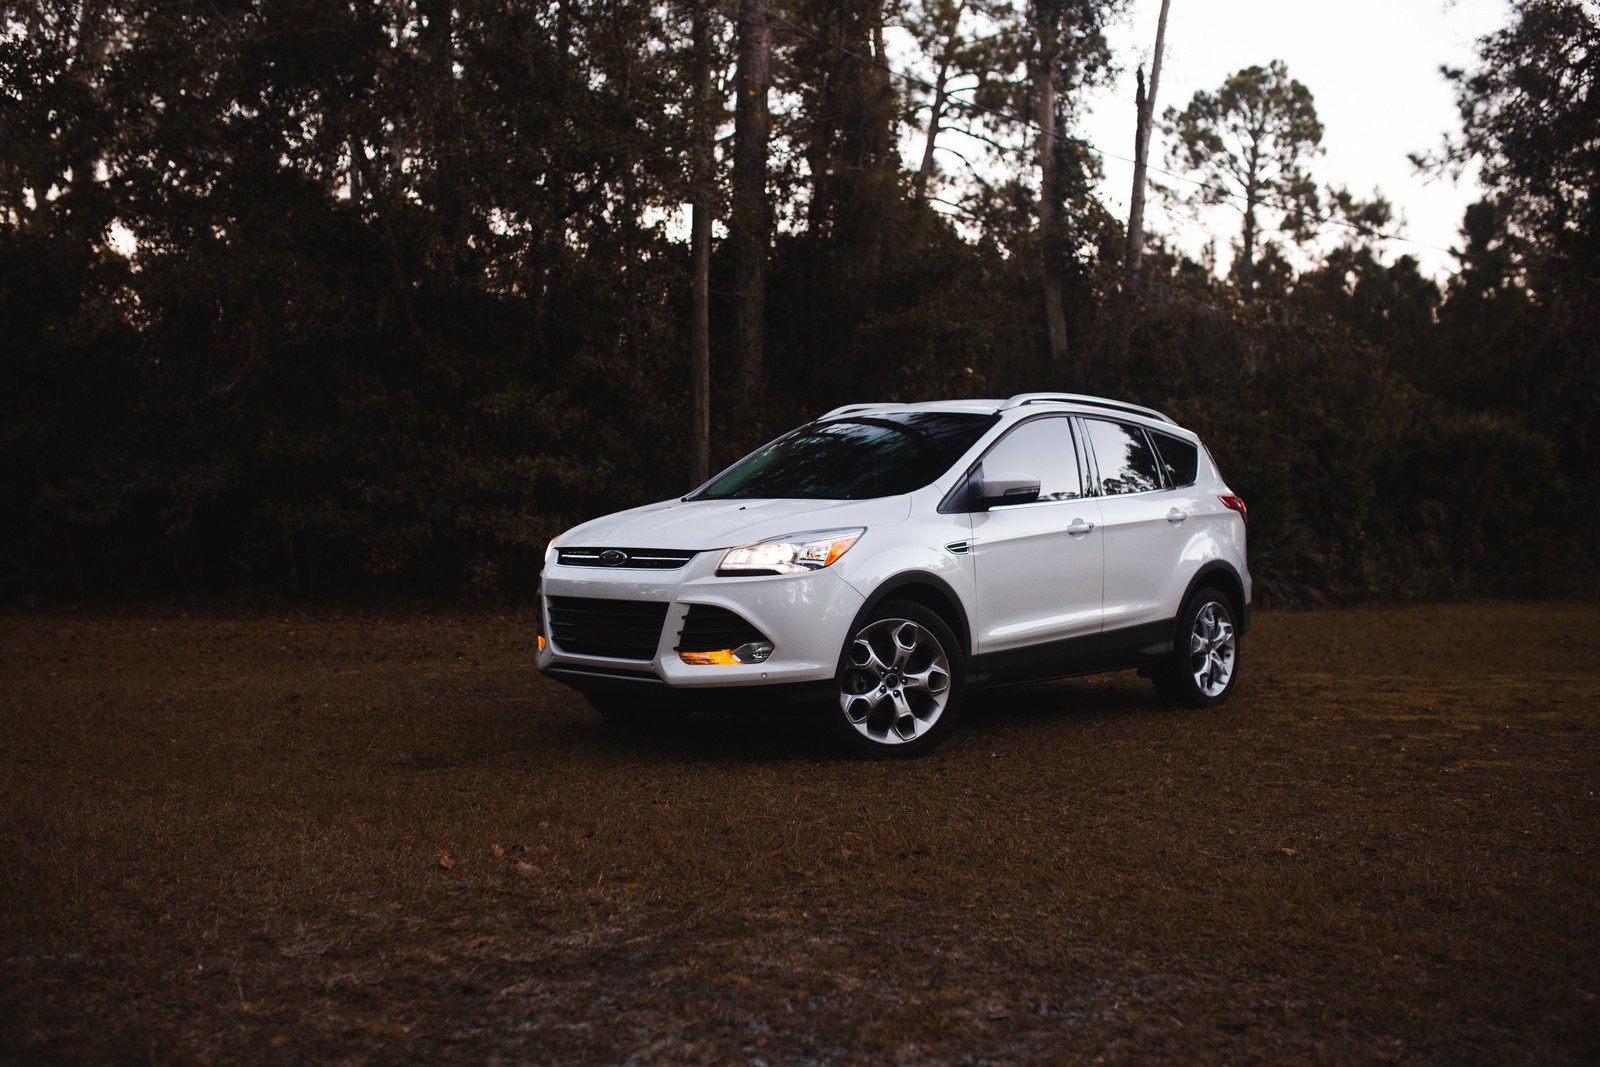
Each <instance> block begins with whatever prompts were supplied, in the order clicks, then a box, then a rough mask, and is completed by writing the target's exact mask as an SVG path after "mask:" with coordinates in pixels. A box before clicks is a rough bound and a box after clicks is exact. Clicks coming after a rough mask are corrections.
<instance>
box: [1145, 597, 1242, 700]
mask: <svg viewBox="0 0 1600 1067" xmlns="http://www.w3.org/2000/svg"><path fill="white" fill-rule="evenodd" d="M1236 617H1237V612H1236V610H1235V608H1234V606H1233V601H1232V600H1231V599H1229V597H1228V595H1227V594H1226V593H1224V592H1222V591H1221V590H1220V589H1216V588H1214V587H1212V586H1205V587H1203V588H1201V589H1198V590H1196V591H1195V593H1194V595H1193V596H1191V597H1190V598H1189V600H1188V603H1186V604H1184V606H1183V611H1181V612H1179V614H1178V626H1177V633H1176V634H1175V635H1174V640H1173V643H1172V645H1173V647H1172V651H1171V652H1170V653H1169V654H1168V659H1167V662H1166V663H1164V664H1163V665H1162V666H1161V667H1159V668H1158V669H1157V670H1156V672H1155V674H1154V676H1153V677H1154V681H1155V685H1156V691H1157V692H1159V693H1160V694H1161V695H1162V696H1163V697H1165V698H1166V699H1168V700H1170V701H1172V702H1173V703H1174V704H1178V705H1181V706H1183V707H1187V708H1209V707H1215V706H1216V705H1218V704H1220V703H1222V702H1223V701H1224V700H1227V699H1228V696H1229V694H1231V693H1232V692H1233V687H1234V684H1235V683H1236V682H1237V681H1238V680H1239V653H1240V637H1239V627H1238V624H1237V623H1236V622H1235V621H1234V620H1235V618H1236Z"/></svg>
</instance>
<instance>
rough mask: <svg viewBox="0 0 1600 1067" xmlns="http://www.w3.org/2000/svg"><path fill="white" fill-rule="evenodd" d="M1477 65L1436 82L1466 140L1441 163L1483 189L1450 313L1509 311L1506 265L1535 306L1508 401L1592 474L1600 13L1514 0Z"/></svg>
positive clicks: (1598, 376)
mask: <svg viewBox="0 0 1600 1067" xmlns="http://www.w3.org/2000/svg"><path fill="white" fill-rule="evenodd" d="M1478 63H1479V65H1478V68H1477V69H1476V70H1475V71H1472V72H1471V73H1468V72H1465V71H1459V70H1453V71H1446V72H1445V73H1446V75H1447V76H1448V77H1449V78H1450V79H1451V80H1452V81H1453V82H1454V83H1455V86H1456V99H1457V105H1458V108H1459V110H1460V114H1461V122H1462V134H1461V137H1460V139H1459V140H1456V141H1453V142H1451V143H1449V144H1448V145H1447V147H1446V154H1445V157H1444V159H1443V160H1442V162H1444V163H1446V164H1454V165H1456V166H1460V165H1464V164H1465V163H1466V162H1468V161H1469V160H1474V159H1476V160H1479V161H1481V163H1482V169H1481V172H1480V179H1479V180H1480V181H1481V182H1482V183H1483V185H1484V187H1485V188H1486V189H1487V190H1488V192H1489V196H1488V198H1487V200H1486V202H1485V204H1483V205H1481V206H1479V207H1477V208H1475V209H1473V210H1471V211H1469V213H1468V217H1467V220H1466V235H1467V237H1468V240H1469V242H1471V245H1470V246H1469V252H1476V253H1478V258H1475V259H1466V260H1465V261H1464V262H1463V266H1462V271H1461V278H1460V282H1461V284H1457V285H1453V286H1452V289H1451V293H1450V299H1449V301H1448V302H1447V305H1446V312H1447V315H1448V318H1449V319H1451V320H1455V319H1462V320H1464V321H1466V322H1473V321H1480V322H1481V321H1482V320H1483V318H1484V316H1483V315H1482V314H1481V313H1479V312H1477V311H1474V310H1473V309H1472V307H1471V305H1472V304H1473V303H1476V302H1485V303H1486V302H1490V301H1492V302H1495V303H1497V304H1498V305H1500V306H1501V307H1504V306H1505V305H1506V304H1507V303H1512V304H1514V303H1516V302H1517V300H1516V298H1515V295H1514V294H1509V293H1506V292H1504V291H1503V290H1504V288H1505V284H1506V282H1507V281H1508V279H1507V278H1506V272H1505V269H1504V266H1503V265H1504V264H1507V263H1509V264H1514V266H1515V268H1517V270H1516V271H1515V273H1516V274H1517V275H1518V276H1519V279H1520V283H1521V284H1524V285H1525V286H1526V290H1527V293H1526V299H1527V300H1528V301H1530V302H1531V303H1532V305H1533V307H1532V308H1531V309H1530V310H1531V311H1532V315H1531V322H1529V324H1528V326H1529V328H1528V329H1526V330H1524V331H1522V332H1521V334H1520V335H1519V336H1518V337H1517V344H1516V348H1517V349H1518V352H1517V357H1516V362H1515V364H1514V366H1515V377H1516V379H1517V386H1518V389H1517V392H1518V393H1520V394H1523V395H1527V397H1528V401H1529V402H1530V404H1531V406H1533V407H1534V408H1535V409H1536V410H1538V411H1539V412H1540V413H1541V414H1542V415H1544V416H1545V417H1546V418H1547V419H1549V420H1550V422H1551V423H1552V424H1553V425H1556V426H1559V427H1560V429H1561V432H1562V435H1563V439H1564V443H1565V444H1566V445H1567V446H1568V448H1567V454H1566V457H1565V459H1566V461H1567V462H1568V464H1569V465H1570V469H1572V470H1574V471H1583V472H1585V473H1587V472H1588V471H1591V470H1592V469H1593V462H1592V457H1593V453H1594V440H1593V428H1594V426H1595V422H1596V412H1597V411H1600V360H1597V358H1596V355H1595V353H1596V349H1597V348H1600V280H1597V279H1600V12H1597V10H1596V8H1595V5H1594V4H1593V3H1592V2H1587V3H1586V2H1583V0H1523V2H1521V3H1518V4H1517V5H1516V6H1515V8H1514V9H1513V17H1512V22H1511V24H1510V25H1509V26H1507V27H1506V28H1505V29H1502V30H1500V31H1498V32H1496V33H1493V34H1490V35H1489V36H1487V37H1485V38H1483V39H1482V40H1481V41H1480V42H1479V45H1478ZM1496 231H1498V232H1496ZM1524 270H1525V271H1526V273H1523V271H1524ZM1501 321H1502V322H1505V321H1507V320H1505V319H1504V318H1502V320H1501ZM1503 365H1505V366H1506V368H1507V370H1508V371H1509V370H1510V368H1511V366H1512V365H1511V364H1504V363H1503ZM1491 380H1492V379H1491ZM1498 395H1500V396H1504V395H1505V394H1504V393H1498ZM1513 395H1515V394H1513Z"/></svg>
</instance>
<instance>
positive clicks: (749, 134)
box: [728, 0, 772, 438]
mask: <svg viewBox="0 0 1600 1067" xmlns="http://www.w3.org/2000/svg"><path fill="white" fill-rule="evenodd" d="M771 86H772V3H771V0H739V65H738V71H737V73H736V76H735V79H734V92H735V93H736V94H737V97H736V100H735V103H734V109H733V115H734V119H733V121H734V126H733V202H732V206H731V209H730V213H729V218H728V241H729V244H730V245H731V251H732V256H733V288H734V310H733V318H734V328H733V347H734V365H735V371H734V390H735V400H734V412H733V416H734V417H733V419H732V422H733V425H734V427H735V436H737V437H741V438H742V437H748V436H750V435H751V430H752V428H753V427H754V425H755V423H756V421H757V416H756V411H757V405H758V401H759V398H760V395H761V378H762V346H763V343H764V340H765V337H764V333H765V329H766V271H767V249H768V245H769V241H770V239H771V231H772V207H771V205H770V204H769V203H768V202H767V147H768V141H769V139H770V138H771V136H772V116H771V114H770V113H769V112H768V110H767V92H768V90H769V89H770V88H771Z"/></svg>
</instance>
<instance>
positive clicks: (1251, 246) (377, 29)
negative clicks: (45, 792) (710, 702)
mask: <svg viewBox="0 0 1600 1067" xmlns="http://www.w3.org/2000/svg"><path fill="white" fill-rule="evenodd" d="M1118 12H1119V4H1118V3H1117V2H1116V0H1029V2H1027V3H1022V2H1018V0H903V2H902V0H827V2H824V0H720V2H713V0H672V2H666V0H658V2H635V0H594V2H588V3H573V2H570V0H568V2H560V0H547V2H537V0H350V2H348V3H327V2H324V0H209V2H204V3H195V2H185V0H54V2H52V0H3V2H0V368H3V370H0V374H3V381H0V516H3V523H0V596H4V598H5V599H7V600H12V601H17V600H24V601H26V600H37V599H40V598H45V599H52V598H83V597H89V598H111V597H135V598H138V597H165V596H194V595H215V594H230V595H231V594H233V593H239V592H243V593H246V594H250V595H260V594H266V595H282V596H289V597H324V596H347V595H371V594H379V595H403V596H439V597H474V598H488V599H500V598H504V599H510V600H517V599H522V598H525V597H526V596H528V595H529V594H530V592H531V590H532V588H533V585H534V582H535V580H536V577H537V572H538V570H539V567H540V565H541V563H542V557H543V550H544V546H545V544H546V542H547V540H548V539H549V538H550V537H551V536H553V535H554V534H556V533H557V532H559V531H560V530H561V529H562V528H564V527H565V526H567V525H570V524H571V523H573V522H575V521H578V520H580V519H582V518H586V517H589V516H592V515H595V514H598V513H601V512H604V511H608V510H612V509H616V508H619V507H623V506H627V505H631V504H636V503H643V502H646V501H649V500H654V499H660V498H664V497H669V496H673V495H677V494H680V493H683V492H685V491H687V490H689V489H690V488H692V487H693V486H694V485H695V484H696V483H697V481H698V480H699V479H700V478H702V477H703V476H704V474H705V472H706V471H707V470H715V469H717V468H718V467H719V466H721V465H723V464H725V463H726V462H728V461H731V460H732V459H734V458H736V457H737V456H738V455H740V454H742V453H743V452H744V451H747V450H748V449H749V448H751V447H753V446H755V445H757V444H759V443H760V442H761V441H763V440H765V439H766V438H769V437H771V436H773V435H775V434H776V433H779V432H781V431H783V430H785V429H787V428H789V427H790V426H792V425H795V424H797V423H799V422H801V421H803V420H805V419H807V418H810V417H814V416H816V415H819V414H821V413H823V412H825V411H826V410H828V409H829V408H831V407H833V406H835V405H837V404H840V403H845V402H851V401H864V400H918V399H929V398H942V397H965V396H999V397H1003V396H1007V395H1010V394H1013V393H1017V392H1024V391H1039V390H1070V391H1074V392H1092V393H1103V394H1108V395H1114V396H1118V397H1123V398H1127V399H1130V400H1134V401H1136V402H1139V403H1143V404H1148V405H1151V406H1154V407H1157V408H1160V409H1163V410H1165V411H1167V412H1169V413H1170V414H1171V415H1172V416H1173V417H1174V418H1176V419H1177V420H1178V421H1179V422H1181V423H1183V424H1185V425H1187V426H1189V427H1191V428H1193V429H1194V430H1196V431H1197V432H1199V433H1200V434H1201V435H1202V437H1203V438H1204V439H1205V440H1206V441H1207V442H1208V444H1209V446H1210V447H1211V449H1212V451H1213V453H1214V454H1215V455H1216V457H1217V459H1218V461H1219V463H1220V465H1221V467H1222V469H1223V471H1224V473H1225V475H1226V476H1227V477H1228V479H1229V481H1230V483H1231V484H1232V486H1233V488H1234V489H1235V490H1236V491H1238V492H1239V493H1240V494H1241V495H1242V496H1244V497H1245V499H1246V500H1247V501H1248V502H1249V505H1250V508H1251V527H1250V536H1251V565H1252V570H1253V571H1254V573H1255V575H1256V577H1257V582H1258V587H1257V588H1258V594H1259V598H1260V599H1261V600H1262V601H1263V602H1265V603H1271V604H1280V605H1281V604H1297V603H1307V602H1315V601H1320V600H1323V599H1327V598H1340V599H1345V598H1357V597H1363V596H1384V597H1394V596H1440V595H1478V594H1483V593H1512V594H1520V595H1559V594H1572V593H1575V594H1593V593H1594V592H1595V591H1596V590H1597V588H1600V578H1597V574H1600V551H1597V549H1596V543H1597V538H1596V534H1597V532H1600V491H1597V489H1600V480H1597V479H1596V477H1595V476H1594V473H1593V471H1594V466H1595V458H1596V457H1595V453H1594V448H1595V446H1594V441H1593V439H1592V438H1593V433H1592V431H1593V428H1594V426H1595V423H1596V413H1597V410H1600V404H1597V398H1600V368H1597V366H1596V358H1595V354H1596V349H1597V348H1600V200H1597V198H1596V196H1595V195H1594V194H1595V186H1596V180H1597V179H1596V175H1597V174H1600V89H1597V84H1600V6H1597V5H1596V3H1595V2H1594V0H1519V2H1516V3H1513V4H1511V5H1510V6H1509V7H1508V9H1507V23H1506V25H1505V27H1504V28H1503V29H1502V30H1500V31H1498V32H1496V33H1494V34H1491V35H1490V36H1488V37H1486V38H1484V39H1483V40H1482V41H1480V42H1479V49H1478V60H1479V61H1478V63H1477V64H1476V66H1475V67H1474V68H1473V69H1469V70H1464V71H1454V72H1448V75H1447V76H1449V77H1451V78H1452V80H1453V82H1454V86H1455V89H1456V92H1457V95H1458V100H1459V103H1460V114H1461V126H1460V129H1459V130H1458V131H1457V133H1456V134H1455V135H1454V136H1453V137H1451V138H1449V139H1448V140H1447V141H1446V142H1445V143H1442V144H1440V145H1437V146H1427V145H1419V146H1418V149H1419V152H1420V153H1422V154H1423V156H1425V157H1427V158H1419V160H1418V163H1419V165H1423V166H1433V167H1438V168H1442V169H1445V170H1450V169H1452V168H1460V167H1463V166H1470V165H1474V164H1475V165H1477V166H1478V167H1479V168H1480V181H1481V183H1482V185H1483V187H1484V190H1485V195H1484V198H1483V200H1482V202H1480V203H1478V204H1475V205H1474V206H1472V207H1471V208H1469V209H1468V211H1467V213H1466V216H1465V218H1464V219H1463V223H1462V244H1461V247H1460V249H1459V253H1458V255H1457V256H1456V263H1457V266H1456V268H1455V270H1454V272H1453V273H1452V274H1450V275H1449V276H1448V277H1447V278H1444V279H1442V280H1435V279H1433V278H1430V277H1428V276H1425V275H1424V274H1423V273H1422V272H1421V271H1420V270H1419V268H1418V266H1417V263H1416V262H1415V260H1414V259H1412V258H1411V257H1409V256H1407V255H1406V254H1404V250H1405V245H1404V244H1403V243H1402V242H1396V241H1392V240H1389V239H1388V237H1387V234H1388V228H1389V226H1390V225H1391V215H1392V212H1391V211H1390V209H1389V206H1388V205H1386V204H1385V203H1383V201H1382V199H1381V196H1375V197H1374V198H1373V199H1371V200H1361V199H1359V198H1356V197H1352V196H1350V195H1349V194H1348V193H1347V192H1345V191H1344V190H1339V189H1329V188H1326V187H1324V186H1322V185H1320V184H1319V182H1318V179H1317V176H1316V143H1317V140H1318V139H1319V138H1320V136H1321V129H1320V125H1319V124H1318V122H1317V120H1316V116H1315V102H1314V96H1313V95H1312V92H1311V91H1310V89H1308V88H1307V87H1305V86H1302V85H1300V84H1299V83H1298V82H1296V81H1294V80H1293V71H1286V70H1284V69H1283V68H1282V67H1281V66H1279V65H1274V64H1272V63H1271V60H1272V58H1273V57H1271V56H1263V57H1261V63H1262V65H1261V66H1260V67H1256V68H1250V69H1248V70H1245V71H1240V72H1238V73H1237V74H1235V75H1232V76H1230V77H1229V78H1228V79H1227V80H1226V81H1225V82H1224V83H1223V84H1222V85H1220V86H1219V88H1218V90H1217V92H1215V93H1207V94H1198V95H1197V96H1196V97H1195V98H1194V99H1192V100H1178V101H1170V102H1168V101H1161V100H1159V98H1158V99H1157V104H1158V105H1166V104H1169V103H1170V105H1171V106H1170V107H1167V108H1166V109H1165V111H1164V113H1160V108H1159V107H1158V109H1157V113H1154V114H1152V113H1151V111H1150V109H1148V108H1143V109H1141V114H1142V115H1143V116H1144V117H1145V118H1146V119H1147V120H1154V121H1155V122H1156V123H1157V124H1159V125H1160V126H1161V127H1162V128H1163V129H1164V130H1165V131H1166V136H1165V137H1164V138H1163V140H1164V143H1166V144H1167V145H1168V146H1169V149H1168V151H1167V153H1166V154H1165V155H1164V156H1162V157H1161V158H1158V159H1156V160H1153V161H1152V163H1153V164H1155V165H1157V166H1159V167H1160V168H1161V169H1163V170H1165V171H1167V172H1168V173H1167V175H1166V176H1165V177H1163V178H1162V179H1161V185H1163V186H1164V187H1165V188H1164V190H1157V191H1155V192H1153V193H1152V194H1151V195H1165V196H1171V197H1174V198H1181V199H1185V200H1190V201H1212V202H1220V203H1222V204H1224V205H1227V206H1231V207H1234V208H1236V209H1237V215H1238V219H1239V230H1238V232H1237V234H1227V233H1220V234H1218V235H1217V236H1218V239H1219V241H1225V242H1231V243H1232V245H1233V254H1232V256H1231V257H1230V259H1231V267H1230V269H1229V270H1228V271H1227V273H1226V274H1225V275H1222V274H1219V273H1218V272H1217V271H1216V269H1215V267H1214V265H1213V263H1212V262H1211V260H1210V257H1206V256H1202V257H1200V259H1201V260H1202V261H1196V259H1195V258H1192V257H1191V256H1189V255H1187V254H1185V252H1184V250H1182V249H1178V248H1174V247H1169V246H1167V245H1165V244H1164V243H1163V241H1162V239H1161V235H1159V234H1155V235H1151V236H1149V237H1146V238H1144V239H1143V240H1141V239H1140V237H1139V235H1138V233H1137V231H1138V229H1139V227H1138V226H1137V225H1133V226H1130V220H1128V219H1124V218H1119V217H1113V215H1112V214H1111V213H1109V212H1108V211H1107V210H1106V209H1105V207H1104V206H1103V205H1102V204H1101V203H1100V202H1099V200H1098V199H1097V198H1096V196H1095V195H1094V177H1095V175H1096V173H1097V167H1098V162H1097V160H1098V157H1097V155H1096V153H1095V151H1094V146H1092V145H1088V144H1086V143H1085V142H1083V141H1081V140H1078V139H1076V138H1075V137H1074V136H1073V130H1074V123H1075V119H1076V118H1077V113H1076V111H1075V104H1076V101H1077V100H1078V99H1079V98H1080V97H1081V95H1082V94H1083V92H1084V90H1085V89H1086V88H1087V87H1090V86H1093V85H1095V84H1097V83H1098V82H1100V81H1102V80H1103V79H1104V78H1106V77H1107V75H1108V73H1109V72H1110V71H1111V70H1112V69H1113V64H1114V63H1116V62H1117V61H1118V57H1116V56H1114V55H1112V54H1111V53H1110V51H1109V49H1108V47H1107V45H1106V39H1105V36H1104V29H1105V27H1106V25H1107V21H1108V20H1109V19H1112V18H1114V17H1116V16H1117V15H1118ZM1153 32H1154V28H1153V27H1152V33H1153ZM886 38H888V39H894V40H899V41H901V42H911V46H912V47H914V48H915V49H916V50H918V55H917V57H916V58H917V64H916V66H917V69H919V70H924V71H927V72H932V73H931V76H928V77H919V78H910V77H906V76H903V71H902V70H901V69H900V68H898V67H895V66H894V65H893V64H892V63H891V62H890V56H889V52H890V50H889V49H888V48H886V45H885V41H886ZM1166 44H1167V47H1168V48H1171V49H1176V48H1181V47H1182V42H1181V41H1168V42H1166ZM1154 73H1155V72H1154V71H1152V72H1151V74H1152V78H1151V81H1152V82H1154V80H1155V79H1154ZM1351 76H1352V77H1368V76H1372V75H1371V74H1370V73H1361V72H1358V71H1355V70H1352V74H1351ZM1142 80H1143V79H1141V81H1142ZM1379 120H1381V117H1375V121H1379ZM1128 121H1129V123H1130V125H1132V124H1133V123H1134V122H1135V121H1136V116H1135V115H1133V114H1130V115H1129V116H1128ZM1130 230H1131V231H1134V232H1133V234H1132V235H1131V236H1130Z"/></svg>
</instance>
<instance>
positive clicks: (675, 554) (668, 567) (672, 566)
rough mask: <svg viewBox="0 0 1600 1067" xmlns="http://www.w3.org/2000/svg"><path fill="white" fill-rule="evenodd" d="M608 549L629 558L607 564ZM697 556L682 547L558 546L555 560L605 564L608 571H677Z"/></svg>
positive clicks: (572, 564)
mask: <svg viewBox="0 0 1600 1067" xmlns="http://www.w3.org/2000/svg"><path fill="white" fill-rule="evenodd" d="M608 552H620V553H622V554H623V555H624V556H626V557H627V558H626V559H624V560H620V561H618V562H616V563H608V562H606V561H605V560H604V559H603V558H602V557H604V556H605V555H606V553H608ZM694 557H695V552H694V551H693V550H692V549H679V548H622V547H611V546H600V547H598V548H590V547H587V546H585V547H579V548H559V549H557V550H556V559H557V561H558V562H560V564H561V565H562V566H564V567H605V568H606V569H608V570H652V571H675V570H677V569H678V568H679V567H682V566H683V565H684V564H686V563H688V562H689V561H690V560H691V559H693V558H694Z"/></svg>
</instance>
